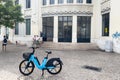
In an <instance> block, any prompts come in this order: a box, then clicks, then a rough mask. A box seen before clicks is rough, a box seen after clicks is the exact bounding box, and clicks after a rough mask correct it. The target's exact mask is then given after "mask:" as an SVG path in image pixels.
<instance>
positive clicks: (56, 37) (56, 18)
mask: <svg viewBox="0 0 120 80" xmlns="http://www.w3.org/2000/svg"><path fill="white" fill-rule="evenodd" d="M53 32H54V33H53V34H54V35H53V42H56V43H57V42H58V16H54V31H53Z"/></svg>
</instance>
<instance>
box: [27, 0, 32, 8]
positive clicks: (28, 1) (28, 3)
mask: <svg viewBox="0 0 120 80" xmlns="http://www.w3.org/2000/svg"><path fill="white" fill-rule="evenodd" d="M26 8H31V0H26Z"/></svg>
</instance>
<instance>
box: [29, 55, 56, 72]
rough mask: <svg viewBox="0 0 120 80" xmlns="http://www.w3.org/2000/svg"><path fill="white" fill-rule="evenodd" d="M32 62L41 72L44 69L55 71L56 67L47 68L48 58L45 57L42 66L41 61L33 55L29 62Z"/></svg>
mask: <svg viewBox="0 0 120 80" xmlns="http://www.w3.org/2000/svg"><path fill="white" fill-rule="evenodd" d="M30 61H32V62H33V63H34V65H35V66H36V67H37V68H38V69H40V70H43V69H53V68H54V66H50V67H46V64H47V61H48V58H47V57H45V58H44V59H43V61H42V63H41V64H39V61H38V60H37V59H36V57H35V56H34V54H32V55H31V57H30V59H29V62H30Z"/></svg>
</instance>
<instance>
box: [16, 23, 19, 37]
mask: <svg viewBox="0 0 120 80" xmlns="http://www.w3.org/2000/svg"><path fill="white" fill-rule="evenodd" d="M18 34H19V23H17V22H16V23H15V35H18Z"/></svg>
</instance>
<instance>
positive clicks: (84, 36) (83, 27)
mask: <svg viewBox="0 0 120 80" xmlns="http://www.w3.org/2000/svg"><path fill="white" fill-rule="evenodd" d="M90 31H91V17H90V16H79V17H78V18H77V42H90V33H91V32H90Z"/></svg>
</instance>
